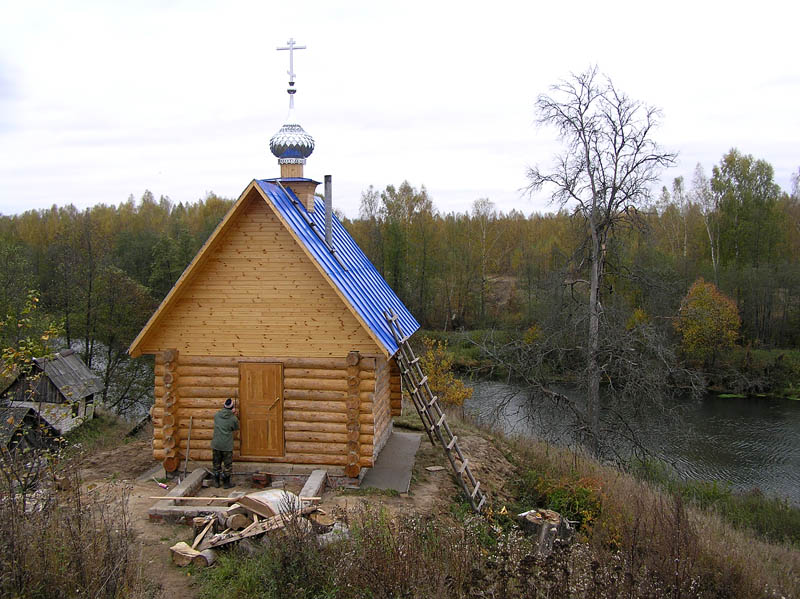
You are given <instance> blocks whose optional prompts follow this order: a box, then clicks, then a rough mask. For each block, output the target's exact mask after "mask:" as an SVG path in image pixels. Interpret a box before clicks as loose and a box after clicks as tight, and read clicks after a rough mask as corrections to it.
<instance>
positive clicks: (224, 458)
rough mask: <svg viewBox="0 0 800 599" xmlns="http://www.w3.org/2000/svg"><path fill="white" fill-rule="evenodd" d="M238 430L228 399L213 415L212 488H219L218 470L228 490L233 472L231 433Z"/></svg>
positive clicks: (234, 414) (236, 420) (232, 405)
mask: <svg viewBox="0 0 800 599" xmlns="http://www.w3.org/2000/svg"><path fill="white" fill-rule="evenodd" d="M237 430H239V419H238V418H236V408H234V404H233V400H232V399H231V398H230V397H229V398H228V399H226V400H225V405H224V406H223V408H222V409H221V410H220V411H219V412H217V413H216V414H214V437H213V438H212V439H211V451H212V459H213V461H214V486H215V487H217V488H219V477H220V470H221V471H222V481H223V487H224V488H226V489H230V488H231V487H233V486H234V484H233V483H232V482H231V472H232V471H233V431H237Z"/></svg>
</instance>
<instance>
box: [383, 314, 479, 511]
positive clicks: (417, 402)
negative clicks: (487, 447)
mask: <svg viewBox="0 0 800 599" xmlns="http://www.w3.org/2000/svg"><path fill="white" fill-rule="evenodd" d="M383 315H384V317H385V318H386V322H387V323H388V325H389V330H390V331H391V332H392V337H394V340H395V342H396V343H397V345H398V346H399V348H400V349H399V351H398V352H397V354H395V359H396V360H397V365H398V366H399V367H400V374H401V375H402V377H403V384H404V385H405V387H406V390H407V391H408V394H409V395H410V396H411V401H413V402H414V407H415V408H416V409H417V413H418V414H419V417H420V419H421V420H422V425H423V426H424V427H425V432H426V433H428V439H430V441H431V444H432V445H434V446H435V445H436V439H438V440H439V444H440V445H441V446H442V449H444V452H445V454H446V455H447V459H448V460H449V461H450V466H451V467H452V468H453V472H454V473H455V475H456V479H457V480H458V483H459V484H460V485H461V489H462V490H463V491H464V495H465V496H466V497H467V499H468V500H469V503H470V505H471V506H472V509H473V510H475V511H476V512H477V513H480V511H481V508H482V507H483V504H484V503H486V494H485V493H484V492H483V491H482V490H481V483H480V482H478V481H477V480H476V479H475V477H474V476H473V474H472V470H470V467H469V460H468V459H467V458H466V457H464V454H463V453H462V452H461V448H460V447H459V446H458V437H457V436H456V435H454V434H453V431H451V430H450V425H449V424H447V418H446V417H445V415H444V412H443V411H442V408H441V406H440V405H439V398H438V397H436V396H435V395H434V394H433V392H432V391H431V388H430V387H429V386H428V377H427V376H425V373H423V372H422V368H421V367H420V365H419V358H418V357H416V356H415V355H414V350H412V349H411V345H409V343H408V337H406V335H405V334H404V333H403V329H402V328H401V327H400V320H399V319H398V318H397V315H396V314H395V313H394V311H393V310H392V309H391V308H389V310H386V311H384V313H383Z"/></svg>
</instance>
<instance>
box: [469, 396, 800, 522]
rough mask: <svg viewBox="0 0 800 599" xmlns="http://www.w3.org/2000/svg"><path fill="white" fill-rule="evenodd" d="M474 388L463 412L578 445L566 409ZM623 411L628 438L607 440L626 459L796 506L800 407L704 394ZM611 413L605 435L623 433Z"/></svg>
mask: <svg viewBox="0 0 800 599" xmlns="http://www.w3.org/2000/svg"><path fill="white" fill-rule="evenodd" d="M471 384H472V385H473V389H474V390H473V395H472V397H471V398H470V399H469V400H468V401H467V402H466V404H465V411H466V412H467V413H469V414H470V415H471V416H472V417H474V418H475V419H476V421H477V422H479V423H482V424H485V425H490V426H493V427H496V428H497V429H498V430H501V431H503V432H504V433H505V434H508V435H512V436H518V437H524V438H531V439H544V440H547V441H549V442H551V443H554V444H557V445H562V446H573V445H575V444H576V439H575V422H574V419H573V418H572V414H571V412H570V411H569V410H568V409H566V407H565V406H564V405H561V404H556V403H554V402H552V401H550V400H549V399H548V398H547V397H543V396H541V395H537V394H535V393H534V394H532V393H530V392H528V391H527V390H526V389H523V388H522V387H520V386H516V385H510V384H506V383H499V382H494V381H482V382H472V383H471ZM557 390H558V391H559V392H561V393H563V394H564V395H567V396H569V397H572V398H574V399H575V402H576V405H577V406H578V407H580V405H581V401H582V397H581V394H580V390H579V389H576V388H575V387H570V386H565V385H561V386H558V387H557ZM616 407H619V406H616ZM621 411H623V412H624V413H626V414H628V416H627V417H625V422H624V431H623V432H625V433H626V434H625V435H621V436H619V437H610V439H609V440H608V442H609V443H610V444H611V445H612V447H611V449H612V450H613V452H614V453H616V454H617V455H618V456H620V457H622V458H623V461H626V460H630V458H632V457H638V458H639V459H642V458H644V459H645V460H646V461H648V462H652V463H656V462H660V463H661V464H662V466H661V467H660V468H661V470H662V471H663V476H664V477H667V476H668V477H670V478H672V479H674V480H675V481H682V482H696V483H699V484H708V485H716V486H717V488H718V490H719V492H720V493H721V494H722V493H724V492H732V493H739V494H742V493H746V494H753V493H761V494H763V495H765V496H766V497H767V498H771V497H774V498H779V499H783V500H786V501H788V502H790V503H791V504H792V505H794V506H797V507H800V436H798V434H797V431H798V430H800V404H799V403H798V402H793V401H786V400H781V399H761V400H760V401H757V402H756V401H753V400H750V399H736V398H727V399H723V398H719V397H717V396H715V395H705V396H703V397H699V398H694V397H685V398H683V399H682V400H679V401H677V402H675V403H673V404H672V405H670V406H668V407H665V408H664V409H662V410H660V411H658V412H651V411H637V410H636V406H630V407H629V409H627V410H625V409H624V406H623V409H622V410H621ZM616 414H618V412H616V411H615V412H614V413H613V414H608V413H606V412H603V416H604V420H603V421H604V423H605V428H606V429H608V430H609V431H610V433H609V434H610V435H611V434H613V432H614V430H615V428H616V429H617V430H619V429H620V427H619V426H616V427H615V425H616V424H619V418H618V417H617V416H615V415H616ZM628 433H630V434H628ZM632 436H635V437H636V439H635V444H634V443H632V442H631V437H632ZM634 445H636V446H634Z"/></svg>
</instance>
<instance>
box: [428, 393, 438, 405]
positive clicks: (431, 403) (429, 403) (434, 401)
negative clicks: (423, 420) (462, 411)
mask: <svg viewBox="0 0 800 599" xmlns="http://www.w3.org/2000/svg"><path fill="white" fill-rule="evenodd" d="M437 399H438V398H437V397H436V396H435V395H434V396H433V398H432V399H431V400H430V401H429V402H428V407H429V408H432V407H433V404H435V403H436V400H437Z"/></svg>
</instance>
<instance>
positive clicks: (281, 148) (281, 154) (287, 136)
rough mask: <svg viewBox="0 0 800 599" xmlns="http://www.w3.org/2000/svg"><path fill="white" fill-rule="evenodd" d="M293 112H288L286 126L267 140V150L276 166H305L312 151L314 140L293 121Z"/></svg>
mask: <svg viewBox="0 0 800 599" xmlns="http://www.w3.org/2000/svg"><path fill="white" fill-rule="evenodd" d="M293 113H294V111H291V110H290V111H289V118H287V119H286V121H287V122H286V124H284V125H283V127H281V128H280V130H279V131H278V132H277V133H276V134H275V135H273V136H272V138H271V139H270V140H269V149H270V151H271V152H272V153H273V154H274V155H275V157H276V158H277V159H278V164H305V163H306V158H308V157H309V156H311V152H313V151H314V138H313V137H311V136H310V135H309V134H308V133H306V132H305V130H304V129H303V128H302V127H301V126H300V125H299V124H298V123H297V122H296V121H295V119H294V118H293V117H294V114H293Z"/></svg>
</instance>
